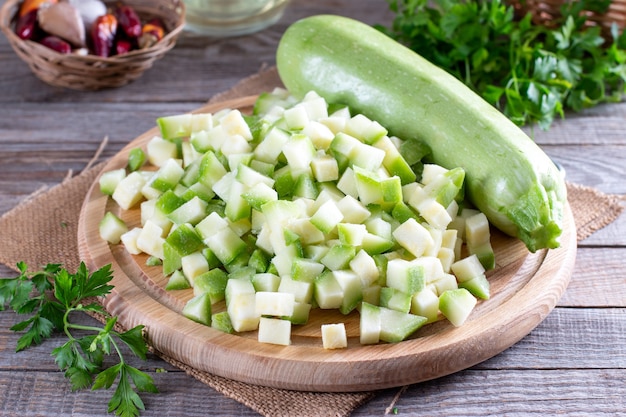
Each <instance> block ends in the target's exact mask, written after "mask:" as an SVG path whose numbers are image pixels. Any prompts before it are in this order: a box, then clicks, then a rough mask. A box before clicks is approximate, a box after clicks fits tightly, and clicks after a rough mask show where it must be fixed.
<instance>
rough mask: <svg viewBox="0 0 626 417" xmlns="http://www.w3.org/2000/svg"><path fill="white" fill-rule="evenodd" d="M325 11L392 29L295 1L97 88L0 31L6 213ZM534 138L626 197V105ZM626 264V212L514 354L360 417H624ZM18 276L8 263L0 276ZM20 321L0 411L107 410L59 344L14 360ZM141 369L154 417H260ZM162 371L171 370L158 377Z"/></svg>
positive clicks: (9, 339) (377, 403) (5, 341)
mask: <svg viewBox="0 0 626 417" xmlns="http://www.w3.org/2000/svg"><path fill="white" fill-rule="evenodd" d="M0 4H1V2H0ZM319 13H335V14H342V15H347V16H351V17H355V18H358V19H360V20H363V21H365V22H367V23H389V22H390V21H391V14H390V12H389V11H388V9H387V3H386V1H384V0H367V1H365V0H360V1H355V0H352V1H349V0H317V1H315V2H313V1H306V0H295V1H293V2H292V4H291V5H290V7H289V8H288V10H287V12H286V14H285V16H284V18H283V19H282V20H281V21H280V22H279V23H278V24H276V25H275V26H273V27H271V28H270V29H267V30H265V31H263V32H260V33H257V34H254V35H250V36H244V37H238V38H231V39H205V38H198V37H195V36H190V35H188V34H185V35H184V36H183V37H182V38H181V39H180V41H179V42H178V44H177V46H176V48H175V49H174V50H172V51H171V52H170V53H169V54H168V55H167V56H166V57H165V58H164V59H162V60H161V61H158V62H157V63H156V64H155V66H154V67H153V68H152V69H150V70H149V71H148V72H147V73H146V74H144V76H143V77H142V78H140V79H139V80H137V81H136V82H134V83H132V84H130V85H128V86H125V87H123V88H120V89H115V90H106V91H100V92H89V93H85V92H74V91H68V90H63V89H56V88H53V87H50V86H47V85H45V84H43V83H42V82H40V81H39V80H38V79H36V78H35V77H34V76H33V75H32V74H31V73H30V71H29V69H28V67H27V66H26V64H25V63H23V62H22V61H20V60H19V59H18V57H17V56H16V55H15V54H14V52H13V51H12V49H11V48H10V46H9V44H8V42H7V40H6V38H4V37H3V36H2V37H0V215H1V214H2V213H5V212H7V211H9V210H10V209H11V208H13V207H14V206H15V205H17V204H18V203H19V202H20V201H22V200H23V199H24V198H25V197H27V196H28V195H29V194H31V193H33V192H35V191H37V190H39V189H41V188H42V187H50V186H53V185H55V184H58V183H60V182H61V181H62V180H63V178H64V177H65V176H66V175H68V172H70V171H71V172H74V173H76V172H80V171H81V169H82V168H83V167H84V166H85V165H86V164H87V162H88V161H89V160H90V159H91V158H92V156H93V155H94V153H95V152H96V150H97V149H98V146H99V145H100V143H101V141H102V140H103V138H104V137H105V136H107V137H108V145H107V147H106V148H105V150H104V152H103V155H102V158H103V159H104V158H107V157H110V156H112V155H114V154H115V153H116V152H117V151H118V150H119V149H120V148H121V147H122V146H123V145H124V144H126V143H127V142H128V141H130V140H131V139H133V138H134V137H136V136H138V135H139V134H141V133H143V132H144V131H146V130H148V129H149V128H151V127H153V125H154V120H155V118H156V117H158V116H160V115H163V114H166V113H168V114H169V113H176V112H185V111H190V110H193V109H195V108H197V107H200V106H201V105H202V104H203V103H205V102H206V101H207V100H208V99H209V98H210V97H211V96H212V95H214V94H216V93H218V92H221V91H223V90H226V89H228V88H230V87H231V86H232V85H234V84H235V83H236V82H237V81H238V80H240V79H242V78H244V77H247V76H249V75H251V74H253V73H255V72H257V71H258V70H259V69H260V68H262V67H264V66H267V65H272V64H273V63H274V53H275V48H276V45H277V43H278V40H279V39H280V36H281V34H282V32H283V31H284V30H285V28H286V27H287V25H288V24H289V23H290V22H293V21H294V20H296V19H298V18H300V17H303V16H307V15H312V14H319ZM535 139H536V141H537V142H538V143H539V144H540V145H541V146H542V147H543V148H544V149H545V150H546V152H547V153H548V154H549V155H550V156H551V157H553V158H554V159H555V160H557V161H558V162H560V163H561V164H562V165H563V166H564V168H565V170H566V172H567V178H568V180H569V181H571V182H575V183H579V184H584V185H588V186H592V187H595V188H597V189H599V190H601V191H603V192H605V193H614V194H621V195H624V194H626V181H625V179H626V176H625V175H624V174H625V169H624V166H625V163H626V146H625V145H626V103H624V104H613V105H607V106H601V107H599V108H596V109H593V110H589V111H587V112H585V113H583V114H578V115H571V116H568V118H567V120H566V121H558V122H557V123H556V124H555V125H554V126H553V128H552V129H551V130H550V131H548V132H542V131H536V132H535ZM1 238H2V231H0V239H1ZM625 259H626V216H625V215H622V216H621V218H619V219H618V220H617V221H616V222H614V223H613V224H611V225H609V226H608V227H606V228H605V229H602V230H600V231H599V232H597V233H595V234H594V235H592V236H591V237H589V238H588V239H586V240H585V241H583V242H581V243H580V245H579V250H578V257H577V262H576V267H575V270H574V276H573V278H572V282H571V284H570V287H569V288H568V290H567V292H566V293H565V295H564V297H563V298H562V300H561V301H560V302H559V304H558V306H557V308H556V309H555V310H554V311H553V312H552V313H551V314H550V315H549V316H548V317H547V319H546V320H545V321H544V322H543V323H541V324H540V325H539V326H538V327H537V328H536V329H535V330H534V331H533V332H531V333H530V334H529V335H528V336H527V337H525V338H524V339H522V340H521V341H520V342H519V343H517V344H516V345H515V346H513V347H511V348H510V349H508V350H506V351H505V352H503V353H502V354H500V355H498V356H496V357H494V358H492V359H490V360H488V361H486V362H484V363H482V364H479V365H477V366H474V367H472V368H470V369H467V370H465V371H462V372H459V373H457V374H454V375H450V376H447V377H443V378H440V379H437V380H434V381H430V382H425V383H422V384H417V385H414V386H410V387H408V388H398V389H389V390H384V391H381V392H378V393H377V395H376V396H375V398H374V399H373V400H371V401H370V402H368V403H367V404H365V405H363V406H362V407H360V408H359V409H357V410H356V411H355V412H354V415H355V416H366V415H384V414H386V413H388V412H391V408H390V406H391V405H393V406H394V407H396V411H397V412H398V414H400V415H423V416H487V415H493V416H504V415H509V416H511V415H520V416H521V415H537V416H548V415H571V416H618V415H622V416H623V415H626V411H625V410H626V399H625V398H626V263H625V261H624V260H625ZM11 275H13V272H12V271H11V270H10V269H9V268H8V267H6V266H2V265H0V276H11ZM80 320H82V321H84V322H89V321H90V320H91V319H90V318H88V317H81V318H80ZM17 321H18V318H17V317H16V316H15V315H14V314H13V313H11V312H7V311H4V312H0V415H2V416H13V415H19V416H22V417H26V416H56V415H77V416H102V415H106V403H107V401H108V399H109V395H110V393H109V392H104V391H95V392H92V391H80V392H72V391H71V390H70V388H69V385H68V383H67V381H66V380H65V378H64V377H63V375H62V373H61V372H59V371H58V370H57V368H56V365H55V364H54V362H53V360H52V358H51V357H50V351H51V350H52V349H53V348H54V347H56V346H57V345H58V344H59V340H60V339H52V340H49V341H46V342H45V343H44V344H43V345H41V346H38V347H35V348H32V349H30V350H27V351H25V352H21V353H17V354H16V353H14V349H15V343H16V341H17V337H18V336H17V335H15V334H13V332H11V331H9V330H8V328H9V327H10V326H11V325H13V324H14V323H16V322H17ZM133 364H134V365H135V366H139V367H141V368H142V369H144V370H146V371H147V372H151V373H152V374H153V376H154V378H155V381H156V384H157V386H158V387H159V389H160V391H161V393H160V394H157V395H145V396H144V397H143V398H144V401H145V403H146V407H147V411H146V412H145V413H143V415H145V416H160V417H165V416H185V417H187V416H209V415H220V416H225V415H247V416H253V415H256V413H255V412H254V411H252V410H250V409H249V408H247V407H246V406H244V405H241V404H240V403H238V402H236V401H234V400H231V399H229V398H226V397H224V396H222V395H220V394H218V393H217V392H215V391H214V390H212V389H211V388H209V387H207V386H205V385H203V384H202V383H200V382H198V381H196V380H195V379H193V378H191V377H189V376H187V375H185V374H184V373H183V372H181V371H180V370H178V369H176V368H173V367H171V366H169V365H167V364H166V363H164V362H163V361H161V360H160V359H158V358H156V357H151V358H149V360H148V361H147V362H142V361H139V360H137V361H133ZM161 369H164V370H166V371H167V372H156V371H157V370H161Z"/></svg>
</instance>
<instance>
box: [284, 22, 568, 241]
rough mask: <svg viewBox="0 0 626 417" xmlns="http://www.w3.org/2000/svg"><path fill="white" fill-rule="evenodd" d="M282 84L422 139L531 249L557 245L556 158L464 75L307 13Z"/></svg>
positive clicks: (560, 184) (561, 194) (366, 30)
mask: <svg viewBox="0 0 626 417" xmlns="http://www.w3.org/2000/svg"><path fill="white" fill-rule="evenodd" d="M276 63H277V68H278V72H279V75H280V78H281V80H282V82H283V83H284V85H285V87H286V88H287V89H288V90H289V91H290V92H291V93H292V94H293V95H295V96H296V97H299V98H301V97H302V96H303V95H304V94H305V93H307V92H308V91H310V90H315V91H316V92H317V93H318V94H320V95H321V96H322V97H324V98H325V99H326V100H327V101H329V102H332V103H343V104H346V105H348V106H350V108H352V109H353V110H355V111H358V112H361V113H363V114H365V115H366V116H368V117H370V118H372V119H374V120H376V121H378V122H379V123H381V124H382V125H383V126H385V127H386V128H387V129H388V130H389V133H390V134H392V135H395V136H398V137H400V138H402V139H411V140H418V141H421V142H424V143H426V144H427V145H428V146H429V147H430V149H431V151H432V157H433V161H434V162H435V163H437V164H439V165H442V166H444V167H446V168H450V169H451V168H454V167H462V168H463V169H464V170H465V172H466V181H467V183H466V192H467V196H468V198H469V199H470V201H471V202H472V203H473V204H474V205H475V206H476V207H477V208H478V209H480V210H481V211H483V212H484V213H485V215H486V216H487V217H488V219H489V220H490V222H491V223H492V224H493V225H494V226H495V227H497V228H498V229H500V230H502V231H503V232H505V233H507V234H509V235H511V236H515V237H518V238H519V239H521V240H522V241H523V242H524V243H525V245H526V247H527V248H528V249H529V250H530V251H531V252H535V251H537V250H539V249H543V248H556V247H558V246H559V245H560V236H561V232H562V218H563V210H564V207H565V203H566V199H567V195H566V194H567V192H566V186H565V181H564V178H563V176H562V175H561V173H560V172H559V170H558V168H557V167H556V166H555V164H554V163H553V162H552V160H551V159H550V158H549V157H548V156H547V155H546V154H545V153H544V152H543V151H542V150H541V148H539V147H538V146H537V144H536V143H535V142H534V141H533V140H532V139H531V138H529V137H528V136H527V135H526V134H525V133H524V132H523V131H522V130H521V129H520V128H519V127H517V126H516V125H515V124H514V123H512V122H511V121H510V120H509V119H508V118H506V117H505V116H504V115H503V114H502V113H500V112H499V111H498V110H497V109H495V108H494V107H493V106H491V105H490V104H488V103H487V102H486V101H484V100H483V99H482V98H481V97H479V96H478V95H477V94H475V93H474V92H473V91H471V90H470V89H469V88H468V87H467V86H465V85H464V84H463V83H462V82H460V81H458V80H457V79H456V78H454V77H453V76H451V75H450V74H448V73H447V72H445V71H444V70H442V69H440V68H438V67H436V66H435V65H433V64H431V63H430V62H428V61H427V60H425V59H424V58H422V57H421V56H419V55H418V54H416V53H415V52H413V51H411V50H410V49H408V48H406V47H404V46H402V45H401V44H399V43H397V42H396V41H394V40H392V39H390V38H389V37H387V36H385V35H384V34H382V33H381V32H379V31H377V30H376V29H374V28H372V27H370V26H368V25H366V24H364V23H362V22H358V21H356V20H353V19H349V18H346V17H341V16H335V15H317V16H312V17H307V18H304V19H302V20H299V21H297V22H295V23H294V24H292V25H291V26H290V27H289V28H288V29H287V31H286V32H285V33H284V34H283V36H282V38H281V40H280V43H279V46H278V50H277V54H276Z"/></svg>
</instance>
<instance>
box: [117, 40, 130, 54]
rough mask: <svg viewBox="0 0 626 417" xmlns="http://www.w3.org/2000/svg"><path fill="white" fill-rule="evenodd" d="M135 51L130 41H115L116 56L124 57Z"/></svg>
mask: <svg viewBox="0 0 626 417" xmlns="http://www.w3.org/2000/svg"><path fill="white" fill-rule="evenodd" d="M132 50H133V44H132V42H131V41H129V40H128V39H118V40H117V41H115V55H123V54H126V53H128V52H130V51H132Z"/></svg>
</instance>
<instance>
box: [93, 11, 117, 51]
mask: <svg viewBox="0 0 626 417" xmlns="http://www.w3.org/2000/svg"><path fill="white" fill-rule="evenodd" d="M116 32H117V19H116V18H115V16H114V15H113V14H111V13H107V14H105V15H102V16H99V17H98V18H97V19H96V20H95V21H94V22H93V25H92V27H91V42H92V50H93V53H94V55H97V56H103V57H106V56H109V55H111V52H112V51H113V45H114V43H115V34H116Z"/></svg>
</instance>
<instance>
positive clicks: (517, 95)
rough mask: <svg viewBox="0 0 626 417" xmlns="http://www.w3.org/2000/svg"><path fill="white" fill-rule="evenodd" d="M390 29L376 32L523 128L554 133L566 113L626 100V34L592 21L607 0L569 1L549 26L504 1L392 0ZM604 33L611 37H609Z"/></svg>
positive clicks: (380, 28) (606, 4)
mask: <svg viewBox="0 0 626 417" xmlns="http://www.w3.org/2000/svg"><path fill="white" fill-rule="evenodd" d="M387 1H388V3H389V7H390V10H391V11H393V12H394V13H395V18H394V21H393V24H392V26H391V27H384V26H381V25H377V26H376V27H377V28H378V29H379V30H381V31H382V32H384V33H386V34H387V35H389V36H390V37H392V38H393V39H395V40H397V41H398V42H400V43H403V44H405V45H406V46H407V47H409V48H410V49H412V50H414V51H415V52H417V53H418V54H420V55H421V56H423V57H424V58H426V59H427V60H429V61H431V62H432V63H434V64H435V65H438V66H439V67H441V68H443V69H445V70H447V71H448V72H450V73H451V74H452V75H454V76H455V77H457V78H458V79H460V80H461V81H463V82H464V83H465V84H466V85H467V86H469V87H470V88H472V89H473V90H474V91H475V92H476V93H478V94H479V95H481V96H482V97H483V98H484V99H486V100H487V101H488V102H490V103H491V104H492V105H494V106H495V107H497V108H498V109H500V110H501V111H502V112H503V113H504V114H505V115H506V116H507V117H509V118H510V119H511V120H512V121H513V122H515V123H516V124H518V125H526V124H534V123H536V124H538V125H539V126H540V127H541V128H542V129H544V130H545V129H548V128H549V127H550V125H551V124H552V122H553V121H554V118H555V117H556V116H560V117H564V112H565V110H568V109H569V110H573V111H580V110H582V109H584V108H588V107H592V106H595V105H597V104H600V103H606V102H617V101H620V100H621V99H622V97H623V94H624V93H625V92H626V90H625V81H626V66H625V62H626V51H625V50H624V49H625V48H626V35H625V34H624V33H619V30H618V29H617V26H616V25H613V27H612V29H611V34H610V35H611V36H606V35H605V34H603V33H602V29H601V28H600V27H599V26H597V25H596V26H591V25H589V24H588V17H587V16H588V13H586V11H594V12H596V13H603V12H605V11H606V10H607V8H608V6H609V4H610V1H608V0H581V1H573V2H569V1H568V2H564V4H563V6H562V7H561V12H560V16H558V17H556V18H555V19H554V20H553V21H552V22H551V24H550V25H534V24H533V23H532V20H531V14H530V13H528V14H526V15H524V16H516V13H515V10H514V8H513V6H511V5H508V4H506V2H504V1H503V0H464V1H453V0H387ZM603 35H605V36H606V37H607V38H610V40H605V37H604V36H603Z"/></svg>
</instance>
